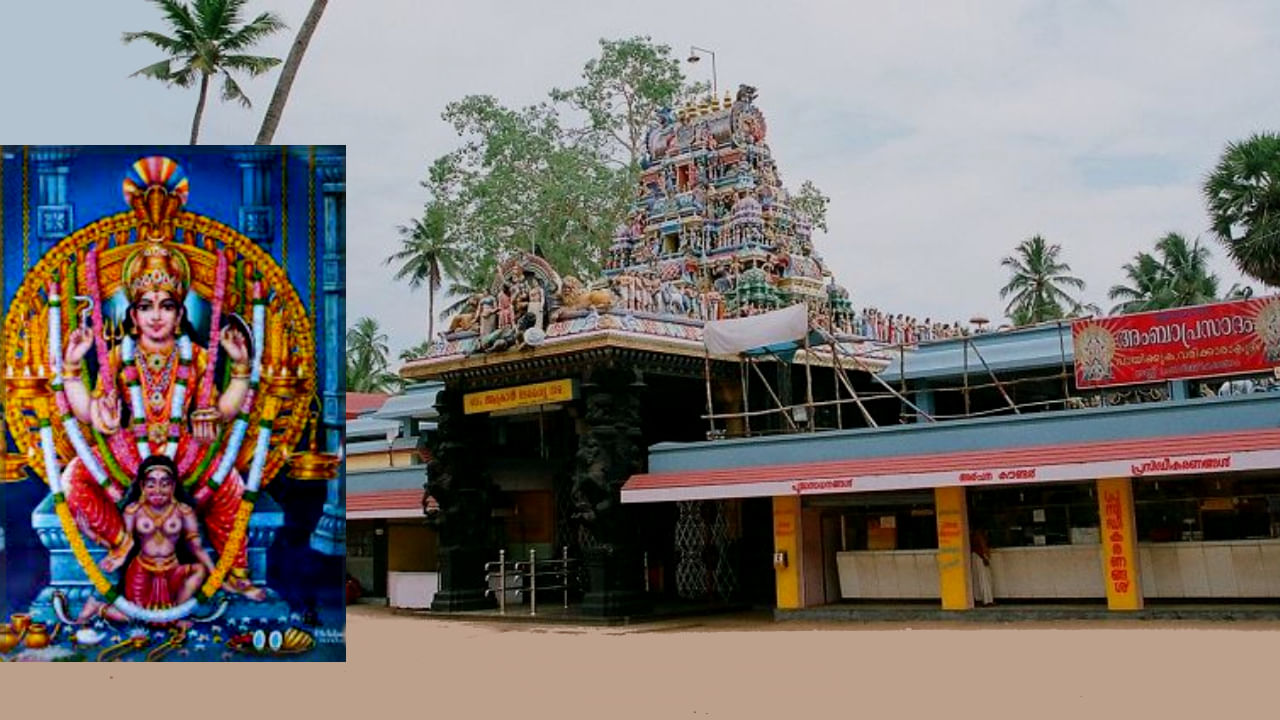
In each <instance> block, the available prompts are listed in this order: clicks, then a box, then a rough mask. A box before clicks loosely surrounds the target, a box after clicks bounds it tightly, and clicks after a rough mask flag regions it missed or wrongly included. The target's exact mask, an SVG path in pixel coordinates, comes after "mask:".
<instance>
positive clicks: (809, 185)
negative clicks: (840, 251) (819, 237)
mask: <svg viewBox="0 0 1280 720" xmlns="http://www.w3.org/2000/svg"><path fill="white" fill-rule="evenodd" d="M830 203H831V198H829V197H827V196H826V195H823V194H822V191H821V190H819V189H818V186H817V185H814V184H813V181H812V180H805V181H804V182H803V183H800V192H798V193H796V194H795V195H793V196H792V197H791V209H792V210H793V211H795V213H796V215H797V216H799V217H800V219H801V220H804V221H806V222H808V223H809V225H810V226H812V227H813V229H814V230H821V231H822V232H826V231H827V205H829V204H830Z"/></svg>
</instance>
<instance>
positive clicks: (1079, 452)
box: [623, 429, 1280, 497]
mask: <svg viewBox="0 0 1280 720" xmlns="http://www.w3.org/2000/svg"><path fill="white" fill-rule="evenodd" d="M1275 450H1280V429H1267V430H1247V431H1236V432H1221V433H1205V434H1201V435H1183V436H1175V437H1153V438H1138V439H1128V440H1113V441H1103V442H1087V443H1074V444H1071V443H1062V444H1058V445H1051V446H1040V447H1022V448H1001V449H993V450H981V451H965V452H945V453H934V454H927V455H899V456H895V457H880V458H851V459H848V460H834V461H824V462H807V463H785V464H783V463H780V464H777V465H764V466H757V467H738V468H716V469H704V470H680V471H675V472H661V473H641V474H637V475H633V476H631V478H630V479H629V480H627V482H626V484H625V485H624V486H623V493H624V494H626V493H628V492H632V493H635V492H651V493H652V492H662V491H667V490H676V489H681V488H684V489H694V488H713V487H724V488H730V487H734V486H740V487H745V486H749V485H753V484H761V483H770V482H782V481H792V480H804V479H807V478H832V477H858V478H873V477H885V476H901V475H906V474H927V473H940V472H956V471H964V470H970V469H984V468H997V469H998V468H1016V467H1023V466H1053V465H1085V464H1088V463H1099V462H1107V461H1120V460H1123V461H1139V462H1140V461H1143V460H1146V459H1153V460H1157V461H1158V460H1159V459H1161V458H1166V459H1167V458H1169V457H1180V456H1190V455H1196V454H1222V453H1249V452H1257V451H1275ZM725 496H726V497H727V496H730V495H725Z"/></svg>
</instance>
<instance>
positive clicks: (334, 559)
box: [0, 146, 346, 659]
mask: <svg viewBox="0 0 1280 720" xmlns="http://www.w3.org/2000/svg"><path fill="white" fill-rule="evenodd" d="M2 153H3V178H2V179H3V184H2V186H0V191H2V193H3V194H2V195H0V208H2V212H3V217H2V222H0V248H2V251H3V273H4V288H3V289H4V293H3V301H4V309H5V310H6V311H7V309H8V307H9V303H10V301H11V300H12V298H13V296H14V293H15V292H16V290H17V289H18V286H19V285H20V283H21V282H22V279H23V277H24V274H25V271H26V269H27V268H29V267H32V266H34V265H35V264H36V263H37V262H38V261H39V259H40V257H41V256H42V255H43V254H44V253H45V252H46V251H47V250H48V249H49V248H51V247H53V246H54V245H55V244H56V243H57V242H58V241H59V240H60V239H61V238H62V237H65V236H66V235H68V234H70V233H71V232H73V231H74V230H76V229H78V228H80V227H83V226H85V225H87V224H89V223H91V222H93V221H95V220H97V219H99V218H101V217H104V216H107V215H113V214H116V213H119V212H123V211H125V210H127V209H128V207H127V206H126V204H125V200H124V198H123V195H122V190H121V183H122V181H123V179H124V177H125V174H126V172H127V171H128V169H129V167H130V165H131V164H132V163H133V162H134V161H136V160H138V159H140V158H142V157H146V156H149V155H165V156H167V157H170V158H173V159H174V160H175V161H177V162H178V164H179V165H181V166H182V168H183V169H184V170H185V171H186V174H187V177H188V178H189V180H190V183H191V186H190V198H189V200H188V203H187V205H186V207H185V209H186V210H189V211H192V212H195V213H198V214H201V215H206V216H209V217H212V218H213V219H215V220H218V221H220V222H223V223H225V224H227V225H230V226H232V227H234V228H236V229H237V230H239V231H240V232H241V233H243V234H245V235H247V236H249V237H250V238H251V239H253V240H255V241H257V242H258V244H259V246H260V247H261V248H263V249H264V250H265V251H267V252H268V253H269V254H270V255H271V256H272V257H273V258H274V259H275V261H276V262H277V263H281V261H282V258H283V257H284V255H285V254H286V251H285V249H284V248H283V247H282V239H283V238H284V237H285V236H286V235H287V238H288V241H287V257H288V267H287V271H288V274H289V278H290V280H291V282H292V283H293V285H294V287H295V288H296V290H297V293H298V296H299V297H300V298H301V299H302V302H303V303H304V304H306V305H307V306H308V310H311V309H312V308H311V305H310V303H311V283H314V287H315V303H316V307H315V308H314V312H315V315H316V318H317V325H316V327H317V328H318V337H317V338H316V350H317V362H318V363H319V368H318V371H319V373H318V374H319V377H318V388H319V390H320V392H321V393H322V395H321V397H322V401H323V411H322V412H323V418H322V420H323V425H322V432H323V437H322V442H323V443H324V444H325V446H326V447H327V449H329V450H331V451H334V452H336V451H337V448H338V447H339V446H340V442H341V432H342V418H343V416H344V409H343V407H342V405H343V393H342V387H341V382H342V369H343V365H341V364H339V363H343V357H344V349H343V335H344V333H343V331H342V329H343V328H344V327H345V322H346V319H345V317H344V309H343V308H344V303H343V301H342V294H343V274H344V272H343V271H344V265H345V148H343V147H341V146H317V147H314V148H308V147H303V146H294V147H290V148H280V147H215V146H177V147H154V146H119V147H76V148H71V147H28V148H25V149H24V148H23V147H21V146H4V147H3V149H2ZM313 153H314V155H313ZM313 162H314V170H313V169H312V163H313ZM24 165H25V172H24ZM282 174H283V175H286V176H287V186H286V188H285V192H286V193H287V196H286V197H285V198H282V194H281V176H282ZM24 175H25V178H24ZM312 178H313V183H314V184H312V185H311V192H313V193H314V194H313V195H312V199H313V203H312V205H311V207H310V208H308V195H309V179H312ZM24 186H25V196H26V197H25V199H26V203H25V210H24V202H23V200H24ZM282 200H283V202H282ZM286 204H287V225H286V224H285V223H286V218H285V213H286ZM309 210H310V211H311V212H309ZM312 212H313V213H314V214H312ZM313 223H314V225H313ZM312 227H314V233H312V232H310V231H311V229H312ZM286 231H287V232H286ZM313 242H314V266H313V265H312V257H311V256H310V252H311V250H312V247H313V246H312V243H313ZM4 439H5V442H6V444H7V449H8V450H10V451H12V450H13V449H15V447H16V446H15V445H14V444H13V443H12V441H11V439H10V438H9V437H8V435H6V437H5V438H4ZM306 439H307V435H306V434H304V438H303V440H304V442H305V441H306ZM333 485H334V486H335V487H329V486H328V485H327V484H326V483H323V482H315V481H298V480H294V479H292V478H289V477H288V476H287V471H286V472H281V473H280V474H279V475H278V476H277V477H275V478H274V479H272V481H271V483H270V485H269V486H268V492H269V493H270V494H271V495H272V497H273V498H274V499H275V500H276V501H277V502H278V503H279V504H280V506H281V508H282V509H283V511H284V521H285V524H284V527H282V528H281V529H280V531H279V533H278V534H277V536H276V539H275V542H274V544H273V546H272V548H271V550H270V552H269V555H268V584H269V585H270V587H272V588H273V589H274V590H276V592H278V593H279V594H280V596H281V597H282V598H283V599H284V600H286V601H287V602H288V603H289V604H290V606H291V610H292V611H294V612H298V613H305V612H306V611H307V610H309V609H315V610H316V611H317V612H319V613H320V615H321V619H322V621H323V622H324V623H325V624H327V625H329V626H331V627H342V624H343V618H344V615H345V607H344V602H343V597H342V586H343V580H344V577H345V573H344V562H345V551H344V549H343V548H342V547H339V545H342V544H343V541H344V540H345V535H344V534H342V533H344V532H345V525H344V524H343V522H344V521H341V520H339V519H338V518H335V517H334V515H335V513H334V510H335V509H337V510H339V511H341V510H342V506H343V503H342V497H343V495H344V490H343V478H342V477H341V476H340V477H339V478H338V481H337V482H336V483H334V484H333ZM335 489H336V497H335ZM46 494H47V487H46V486H45V485H44V483H43V482H42V481H41V480H39V479H37V478H34V477H31V478H28V479H27V480H25V481H22V482H17V483H9V484H0V520H2V521H3V528H4V536H3V538H4V539H3V550H2V551H0V613H3V615H0V620H2V619H3V617H7V616H8V614H9V613H13V612H20V611H22V610H24V609H25V607H26V606H27V605H28V604H29V603H30V602H31V601H32V598H33V597H34V596H35V595H36V593H38V592H39V590H40V589H41V588H42V587H44V585H45V584H47V583H48V581H49V571H48V553H47V551H46V550H45V548H44V547H43V546H42V545H41V544H40V541H39V539H38V538H37V537H36V534H35V532H34V531H33V530H32V528H31V512H32V510H33V508H35V506H36V505H37V504H38V503H39V502H40V501H41V500H42V499H43V498H44V497H45V495H46ZM326 506H327V507H328V511H329V513H328V514H329V517H328V518H327V523H328V524H327V526H326V527H327V528H328V530H329V531H330V532H329V533H328V534H327V535H326V538H328V540H329V541H330V542H329V543H328V545H329V547H328V548H327V550H326V548H325V545H326V543H325V542H323V541H321V542H318V541H317V540H316V538H315V537H314V536H316V534H317V533H316V529H317V526H318V525H321V524H325V519H324V516H325V512H326ZM340 514H341V513H339V515H340ZM335 526H336V527H335ZM335 537H336V538H337V540H338V542H337V545H335V544H334V542H332V541H333V540H334V539H335ZM331 553H332V554H331ZM330 659H334V658H330ZM339 659H340V658H339Z"/></svg>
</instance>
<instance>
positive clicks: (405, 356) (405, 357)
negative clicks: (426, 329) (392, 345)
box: [400, 340, 431, 362]
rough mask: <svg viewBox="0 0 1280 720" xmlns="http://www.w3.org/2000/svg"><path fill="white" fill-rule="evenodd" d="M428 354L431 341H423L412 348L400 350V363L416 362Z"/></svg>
mask: <svg viewBox="0 0 1280 720" xmlns="http://www.w3.org/2000/svg"><path fill="white" fill-rule="evenodd" d="M428 352H431V341H430V340H424V341H422V342H420V343H418V344H417V345H414V346H413V347H408V348H405V349H404V350H401V351H400V362H409V361H410V360H417V359H418V358H420V357H426V356H427V353H428Z"/></svg>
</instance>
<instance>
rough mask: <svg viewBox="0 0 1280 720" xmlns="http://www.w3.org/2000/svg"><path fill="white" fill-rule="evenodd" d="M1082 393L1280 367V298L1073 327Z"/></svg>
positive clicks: (1076, 323)
mask: <svg viewBox="0 0 1280 720" xmlns="http://www.w3.org/2000/svg"><path fill="white" fill-rule="evenodd" d="M1071 340H1072V345H1073V349H1074V351H1075V367H1076V386H1077V387H1080V388H1090V387H1105V386H1111V385H1134V384H1138V383H1150V382H1159V381H1162V380H1175V379H1179V378H1195V377H1213V376H1218V375H1237V374H1242V373H1250V372H1259V371H1263V370H1267V369H1270V368H1273V367H1275V366H1276V365H1280V297H1266V298H1252V299H1249V300H1236V301H1232V302H1224V303H1215V304H1213V305H1196V306H1192V307H1184V308H1174V309H1171V310H1157V311H1153V312H1144V313H1135V314H1132V315H1118V316H1116V317H1104V318H1089V319H1086V320H1075V321H1072V323H1071Z"/></svg>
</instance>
